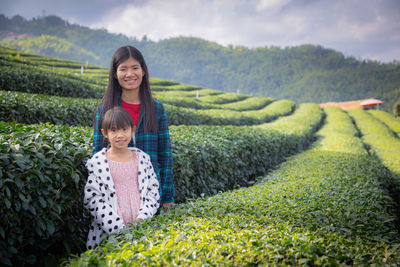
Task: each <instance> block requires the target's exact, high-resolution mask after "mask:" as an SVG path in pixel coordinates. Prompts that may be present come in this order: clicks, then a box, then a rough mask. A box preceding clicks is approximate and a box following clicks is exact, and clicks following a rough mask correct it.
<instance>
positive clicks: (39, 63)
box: [0, 47, 108, 85]
mask: <svg viewBox="0 0 400 267" xmlns="http://www.w3.org/2000/svg"><path fill="white" fill-rule="evenodd" d="M14 51H15V52H13V53H7V52H4V51H3V48H2V47H0V60H1V65H2V66H8V67H14V68H26V67H30V68H34V69H41V70H45V71H49V72H51V73H55V74H58V75H63V77H64V78H68V79H72V80H83V81H86V82H90V84H100V85H104V82H103V81H102V80H104V79H103V78H107V76H108V75H107V73H108V70H107V69H105V68H102V67H98V66H94V65H88V66H87V67H86V64H85V69H84V73H85V75H84V76H81V66H82V63H81V62H74V61H70V60H64V59H58V58H50V57H44V56H39V55H33V54H24V53H19V51H18V50H14ZM87 73H91V74H95V76H96V77H97V76H98V75H102V79H101V80H100V81H99V80H98V79H94V78H93V77H92V75H89V76H88V75H87Z"/></svg>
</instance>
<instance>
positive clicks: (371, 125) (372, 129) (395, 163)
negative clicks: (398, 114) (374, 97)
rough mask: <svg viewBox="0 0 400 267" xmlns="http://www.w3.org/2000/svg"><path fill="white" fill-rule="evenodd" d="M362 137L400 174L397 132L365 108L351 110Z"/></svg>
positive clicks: (378, 155) (399, 144)
mask: <svg viewBox="0 0 400 267" xmlns="http://www.w3.org/2000/svg"><path fill="white" fill-rule="evenodd" d="M349 114H350V115H351V116H352V117H353V119H354V120H355V122H356V125H357V127H358V128H359V129H360V131H361V133H362V135H363V136H362V139H363V140H364V142H365V143H366V144H367V145H369V146H370V147H371V150H372V151H371V152H373V153H375V154H376V156H377V157H378V158H379V159H380V160H381V161H382V163H383V164H384V165H385V166H386V167H388V168H389V169H390V170H391V171H393V172H394V173H396V174H398V175H400V164H399V162H400V153H399V151H400V139H399V138H397V137H396V135H395V133H394V132H393V131H392V130H391V129H389V128H388V127H387V125H386V124H384V123H382V122H381V121H380V120H378V119H377V118H375V117H373V116H372V115H371V114H370V113H368V112H367V111H365V110H349Z"/></svg>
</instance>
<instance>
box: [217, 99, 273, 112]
mask: <svg viewBox="0 0 400 267" xmlns="http://www.w3.org/2000/svg"><path fill="white" fill-rule="evenodd" d="M274 101H275V99H274V98H272V97H249V98H246V99H244V100H242V101H237V102H231V103H227V104H222V105H220V106H221V107H222V108H223V109H231V110H237V111H246V110H259V109H262V108H265V107H266V106H267V105H269V104H271V103H272V102H274Z"/></svg>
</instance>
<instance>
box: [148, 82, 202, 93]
mask: <svg viewBox="0 0 400 267" xmlns="http://www.w3.org/2000/svg"><path fill="white" fill-rule="evenodd" d="M151 89H152V90H154V91H164V92H169V91H194V90H202V89H204V88H202V87H201V86H193V85H188V84H183V83H175V84H167V85H165V83H164V82H162V83H161V84H160V83H156V84H154V83H153V82H151Z"/></svg>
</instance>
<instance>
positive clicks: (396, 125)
mask: <svg viewBox="0 0 400 267" xmlns="http://www.w3.org/2000/svg"><path fill="white" fill-rule="evenodd" d="M368 112H369V113H370V114H372V116H374V117H375V118H377V119H379V120H381V121H382V122H383V123H384V124H386V125H387V126H388V127H389V128H390V129H391V130H392V131H393V132H395V133H396V134H397V136H398V137H400V119H397V118H396V117H394V116H393V115H392V114H390V113H387V112H385V111H383V110H368Z"/></svg>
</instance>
